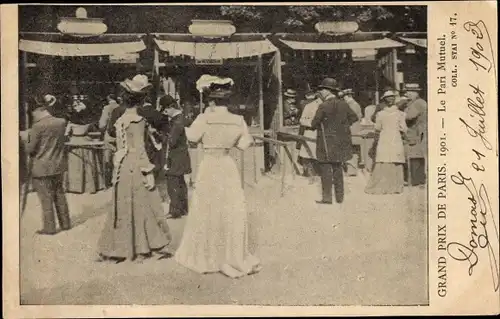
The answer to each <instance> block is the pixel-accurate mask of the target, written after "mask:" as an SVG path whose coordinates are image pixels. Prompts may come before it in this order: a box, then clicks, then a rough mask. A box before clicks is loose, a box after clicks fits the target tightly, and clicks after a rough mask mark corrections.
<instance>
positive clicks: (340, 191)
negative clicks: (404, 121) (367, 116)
mask: <svg viewBox="0 0 500 319" xmlns="http://www.w3.org/2000/svg"><path fill="white" fill-rule="evenodd" d="M338 91H339V89H338V87H337V81H335V80H334V79H332V78H326V79H324V80H323V82H322V83H321V85H320V86H319V96H320V98H321V99H322V100H323V103H321V104H320V106H319V107H318V110H317V112H316V115H315V117H314V118H313V120H312V128H313V129H315V130H317V141H316V143H317V145H316V157H317V160H318V162H319V166H320V171H321V188H322V190H323V191H322V192H323V194H322V195H323V196H322V197H323V198H322V199H321V200H320V201H316V202H317V203H318V204H332V202H333V201H332V184H333V186H334V188H335V200H336V202H337V203H342V202H343V201H344V176H343V169H342V168H343V163H345V162H346V161H348V160H350V159H351V158H352V137H351V125H352V124H353V123H355V122H356V121H357V120H358V116H357V115H356V113H354V111H353V110H352V109H351V108H350V107H349V105H348V104H347V103H346V102H345V101H344V100H342V99H339V98H337V97H336V96H335V93H337V92H338Z"/></svg>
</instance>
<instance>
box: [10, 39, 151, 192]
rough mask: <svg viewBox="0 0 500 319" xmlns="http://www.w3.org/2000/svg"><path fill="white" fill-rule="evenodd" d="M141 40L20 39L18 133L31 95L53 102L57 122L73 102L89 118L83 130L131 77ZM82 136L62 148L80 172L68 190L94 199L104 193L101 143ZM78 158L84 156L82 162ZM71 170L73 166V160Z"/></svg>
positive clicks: (25, 124) (141, 48)
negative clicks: (46, 96) (48, 97)
mask: <svg viewBox="0 0 500 319" xmlns="http://www.w3.org/2000/svg"><path fill="white" fill-rule="evenodd" d="M143 37H144V35H143V34H133V35H123V34H102V35H98V36H88V37H75V36H70V35H66V34H62V33H20V39H19V50H20V63H19V65H20V66H21V70H20V72H21V87H20V101H21V103H20V106H21V107H20V110H19V116H20V129H21V130H24V129H27V128H29V122H30V119H29V115H28V112H27V110H28V103H32V102H33V101H30V97H32V96H34V95H35V92H37V93H40V92H43V93H44V94H51V95H53V96H55V97H56V98H57V103H56V104H55V105H54V106H53V107H52V109H51V110H50V111H51V112H52V113H53V114H54V115H56V116H59V117H66V115H67V114H68V110H71V108H72V105H73V104H74V103H75V101H80V102H83V103H84V104H85V106H86V108H87V111H86V112H85V116H86V117H89V118H86V119H84V120H85V121H84V122H85V123H84V124H89V123H90V124H94V123H96V122H97V121H98V119H99V117H100V114H101V110H102V108H103V106H104V105H105V97H106V96H107V95H108V94H110V93H115V90H116V88H117V84H118V83H119V82H120V81H122V80H123V79H125V78H127V77H130V76H132V75H134V74H135V73H136V69H137V63H138V62H140V60H141V58H142V56H141V55H142V52H143V51H144V50H145V49H146V45H145V43H144V41H143ZM80 124H82V123H80ZM92 126H95V125H91V127H92ZM90 131H92V129H90ZM85 135H86V136H85V137H82V138H78V139H70V141H69V142H68V143H67V150H68V152H70V154H69V155H70V156H69V158H74V157H75V156H76V157H78V158H79V161H81V163H79V164H78V165H77V166H78V167H80V166H81V167H82V169H81V171H82V174H81V175H82V176H80V177H79V178H77V180H79V181H80V182H81V184H82V185H80V186H81V187H80V186H78V187H76V189H77V190H69V191H72V192H76V193H87V192H90V193H94V192H96V191H99V190H101V189H103V188H104V187H105V185H104V183H103V180H104V178H103V176H102V175H103V174H104V172H105V171H106V170H105V169H104V162H103V151H104V143H103V142H102V141H100V139H99V135H100V134H97V135H96V134H92V133H86V134H85ZM83 153H85V154H86V155H85V156H82V154H83ZM72 155H75V156H72ZM72 164H73V166H74V165H75V161H74V160H72ZM83 168H85V169H83ZM89 180H90V181H89ZM89 183H90V184H89ZM69 184H71V183H66V185H69ZM85 185H90V187H86V186H85Z"/></svg>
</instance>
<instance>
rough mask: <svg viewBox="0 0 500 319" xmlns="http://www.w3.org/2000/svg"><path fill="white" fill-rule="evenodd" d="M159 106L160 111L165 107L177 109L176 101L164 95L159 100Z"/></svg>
mask: <svg viewBox="0 0 500 319" xmlns="http://www.w3.org/2000/svg"><path fill="white" fill-rule="evenodd" d="M160 105H161V108H162V109H165V108H167V107H173V108H177V107H178V106H177V101H176V100H175V99H174V98H173V97H172V96H170V95H168V94H167V95H164V96H162V97H161V98H160Z"/></svg>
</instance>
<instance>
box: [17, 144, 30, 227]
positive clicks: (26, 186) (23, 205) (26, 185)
mask: <svg viewBox="0 0 500 319" xmlns="http://www.w3.org/2000/svg"><path fill="white" fill-rule="evenodd" d="M19 156H21V154H19ZM32 168H33V161H32V160H31V157H28V172H27V174H26V182H25V183H24V185H23V190H22V192H23V193H22V194H21V196H22V197H21V211H20V218H19V220H21V217H23V215H24V211H25V209H26V203H27V201H28V192H29V186H30V181H31V170H32Z"/></svg>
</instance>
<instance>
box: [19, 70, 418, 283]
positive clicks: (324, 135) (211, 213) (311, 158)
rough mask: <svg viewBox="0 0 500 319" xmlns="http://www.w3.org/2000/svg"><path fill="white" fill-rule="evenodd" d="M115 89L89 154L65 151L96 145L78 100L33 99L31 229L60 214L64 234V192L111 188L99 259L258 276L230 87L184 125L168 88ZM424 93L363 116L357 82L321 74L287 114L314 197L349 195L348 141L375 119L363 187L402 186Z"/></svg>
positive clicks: (410, 93)
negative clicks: (179, 226)
mask: <svg viewBox="0 0 500 319" xmlns="http://www.w3.org/2000/svg"><path fill="white" fill-rule="evenodd" d="M120 89H121V94H120V96H119V97H116V96H114V95H109V96H108V97H107V104H106V106H104V108H103V109H102V112H101V114H100V117H99V120H98V121H97V123H96V125H95V129H96V130H97V133H98V134H100V135H99V138H98V139H100V140H103V143H101V144H98V145H101V146H100V147H101V150H102V145H104V152H103V153H102V154H103V156H96V152H95V151H94V150H93V148H92V147H80V148H76V149H75V148H72V146H75V145H80V146H81V145H84V144H85V145H92V143H91V142H92V140H93V139H92V138H89V136H91V135H92V134H91V133H90V131H91V126H92V124H91V123H89V122H88V121H86V120H84V119H85V118H88V115H86V112H87V107H86V105H85V103H83V102H82V101H81V99H78V98H75V100H74V101H73V103H72V112H71V116H68V117H66V118H61V117H57V116H54V114H53V112H51V111H50V110H51V107H52V106H53V105H54V103H55V102H56V100H57V99H56V98H55V97H54V96H51V95H45V96H44V97H42V98H40V97H37V98H35V99H34V103H31V104H30V109H29V111H30V113H31V115H32V118H33V124H32V126H31V128H30V129H29V130H28V131H23V132H21V133H20V139H21V141H22V147H23V148H24V151H25V152H26V153H27V154H29V155H30V158H31V165H30V167H29V172H30V174H29V175H30V177H31V180H32V183H33V186H34V189H35V190H36V192H37V194H38V197H39V200H40V202H41V207H42V211H43V215H42V216H43V228H42V229H41V230H40V231H39V232H38V233H39V234H41V235H54V234H56V233H57V227H56V220H55V216H57V219H58V222H59V227H60V230H62V231H67V230H70V229H71V218H70V212H69V209H68V203H67V200H66V197H65V192H77V193H84V192H90V193H94V192H97V191H99V190H101V189H103V188H105V187H111V188H112V209H110V210H109V211H108V216H107V221H106V223H105V225H104V227H103V230H102V234H101V236H100V239H99V242H98V247H96V250H97V255H98V257H97V261H100V262H112V263H119V262H123V261H125V260H134V261H137V262H141V261H144V260H145V259H148V258H152V257H154V256H158V257H159V258H166V257H172V256H174V258H175V260H176V261H177V262H178V263H179V264H181V265H183V266H185V267H187V268H189V269H192V270H194V271H196V272H198V273H212V272H222V273H223V274H225V275H227V276H229V277H231V278H238V277H241V276H244V275H248V274H253V273H256V272H258V271H259V270H260V269H261V266H260V261H259V259H258V258H257V257H256V256H254V255H253V254H252V253H251V252H250V251H249V249H248V239H247V236H248V234H247V227H248V225H247V223H248V222H247V212H246V207H245V194H244V191H243V188H242V186H241V180H240V175H239V172H238V168H237V166H236V164H235V162H234V160H233V159H232V157H231V156H230V155H229V150H230V149H232V148H238V149H240V150H245V149H247V148H248V147H250V146H251V145H252V143H253V138H252V136H251V135H250V133H249V129H248V124H247V122H246V121H245V119H244V118H243V117H242V116H240V115H237V114H234V113H232V112H230V109H228V106H229V105H231V97H232V94H233V91H232V87H231V85H226V84H224V85H222V84H216V83H211V84H210V85H209V86H208V91H207V92H206V97H207V99H206V102H207V107H206V109H205V110H204V112H202V113H200V114H199V115H198V116H197V117H196V118H195V119H194V120H193V122H192V123H189V124H190V125H187V122H186V118H185V116H184V115H185V114H184V112H183V109H182V107H181V106H179V103H178V102H177V100H176V99H175V98H173V97H171V96H169V95H164V96H162V97H161V98H160V99H159V101H158V105H157V106H154V105H152V104H151V103H149V102H148V95H149V92H150V90H151V89H152V85H151V83H150V82H149V80H148V78H147V76H145V75H141V74H139V75H136V76H135V77H134V78H132V79H126V80H124V81H123V82H121V83H120ZM419 90H420V88H419V87H411V86H408V87H406V91H405V92H402V93H403V94H401V95H400V96H399V97H397V95H399V92H394V91H391V90H387V91H386V92H384V94H383V96H382V99H381V100H382V102H381V103H380V104H378V105H376V106H373V107H367V108H365V109H364V115H363V111H362V108H361V107H360V105H359V104H358V103H357V102H356V101H355V100H354V98H353V96H354V93H353V91H352V89H347V90H342V89H340V88H339V86H338V85H337V81H336V80H335V79H332V78H325V79H324V80H323V81H322V83H321V84H320V85H319V87H318V89H317V91H316V92H309V93H308V94H306V99H305V101H304V103H303V104H302V106H301V107H300V109H296V110H292V109H287V112H289V113H290V112H291V113H293V121H296V122H297V123H299V124H300V134H301V135H303V136H306V137H308V138H309V140H307V141H306V143H305V144H304V143H300V144H299V145H298V147H299V148H300V152H299V162H300V163H301V164H302V166H303V167H304V175H305V176H308V177H309V178H310V182H311V183H314V182H315V180H316V179H317V177H318V176H319V178H320V180H321V185H322V194H321V198H320V199H318V200H317V203H318V204H326V205H331V204H333V198H335V201H336V202H337V203H342V202H343V201H344V173H347V175H348V176H354V175H356V174H357V168H358V161H359V156H358V155H359V154H357V152H356V150H355V149H354V147H353V142H352V141H353V140H352V138H353V135H355V132H356V131H357V130H359V129H360V127H362V126H363V125H366V124H367V123H368V124H370V123H371V124H373V125H374V128H375V132H376V138H375V143H374V146H373V148H372V150H371V154H372V156H373V158H374V167H373V168H372V169H371V172H372V174H371V178H370V180H369V182H368V184H367V185H366V188H365V192H366V193H369V194H395V193H401V192H402V191H403V188H404V183H405V174H406V175H408V174H413V173H414V172H411V171H410V172H408V168H407V164H408V162H409V161H408V160H413V159H419V158H421V157H425V156H426V141H427V135H426V134H427V129H426V121H427V117H426V110H427V105H426V103H425V101H424V100H423V99H421V98H420V97H419V94H418V91H419ZM287 94H288V95H289V96H290V98H292V96H293V94H294V92H291V91H290V92H287ZM291 113H290V114H291ZM188 143H201V144H202V145H203V147H202V150H203V160H202V161H201V163H200V164H199V167H198V168H197V174H196V181H195V183H194V185H195V187H194V189H193V194H192V197H191V199H190V200H188V185H187V184H186V179H185V176H186V175H188V174H190V173H191V172H192V167H191V159H190V155H189V145H188ZM68 150H69V151H68ZM409 153H411V154H410V155H409ZM21 156H22V154H21ZM425 160H426V158H425ZM98 162H99V163H98ZM96 163H97V164H96ZM425 164H426V163H425ZM405 172H406V173H405ZM424 178H425V177H424ZM413 180H417V182H418V178H413ZM228 190H231V191H228ZM167 202H168V204H166V203H167ZM182 216H186V224H185V228H184V232H183V235H182V239H181V241H180V246H179V247H178V249H177V250H176V251H175V252H174V251H173V250H172V248H171V247H170V244H171V241H172V234H171V231H170V228H169V225H168V219H169V218H180V217H182Z"/></svg>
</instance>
